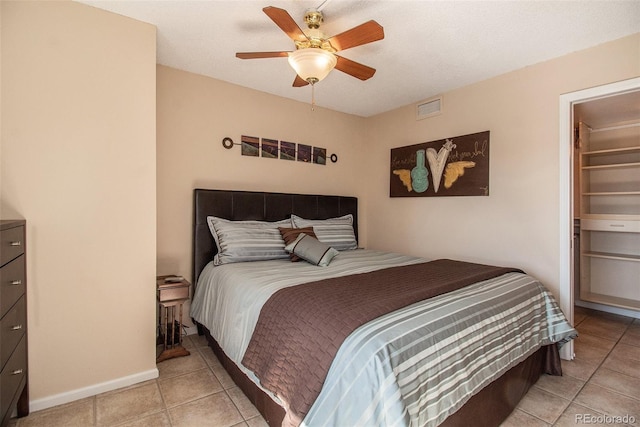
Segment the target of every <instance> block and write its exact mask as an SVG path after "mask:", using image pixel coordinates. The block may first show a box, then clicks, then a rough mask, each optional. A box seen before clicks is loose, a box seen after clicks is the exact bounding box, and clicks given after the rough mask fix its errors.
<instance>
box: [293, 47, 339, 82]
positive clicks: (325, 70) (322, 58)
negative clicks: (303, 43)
mask: <svg viewBox="0 0 640 427" xmlns="http://www.w3.org/2000/svg"><path fill="white" fill-rule="evenodd" d="M337 62H338V59H337V58H336V56H335V55H334V54H332V53H331V52H327V51H326V50H323V49H320V48H313V47H311V48H307V49H298V50H296V51H294V52H291V53H289V65H291V67H292V68H293V69H294V70H295V72H296V74H298V76H300V78H301V79H303V80H305V81H307V82H309V83H311V84H314V83H317V82H319V81H320V80H322V79H324V78H325V77H327V75H328V74H329V73H330V72H331V70H333V68H334V67H335V66H336V63H337Z"/></svg>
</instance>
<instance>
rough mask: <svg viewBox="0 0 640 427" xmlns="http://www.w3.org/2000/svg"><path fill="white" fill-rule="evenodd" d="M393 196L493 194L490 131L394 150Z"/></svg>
mask: <svg viewBox="0 0 640 427" xmlns="http://www.w3.org/2000/svg"><path fill="white" fill-rule="evenodd" d="M389 195H390V196H391V197H442V196H488V195H489V131H484V132H479V133H474V134H470V135H462V136H456V137H453V138H446V139H441V140H438V141H431V142H424V143H422V144H415V145H408V146H405V147H398V148H392V149H391V168H390V175H389Z"/></svg>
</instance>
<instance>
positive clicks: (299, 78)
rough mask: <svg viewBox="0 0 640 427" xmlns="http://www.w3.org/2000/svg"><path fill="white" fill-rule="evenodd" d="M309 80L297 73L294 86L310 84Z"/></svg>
mask: <svg viewBox="0 0 640 427" xmlns="http://www.w3.org/2000/svg"><path fill="white" fill-rule="evenodd" d="M308 84H309V82H308V81H306V80H302V77H300V76H299V75H297V74H296V79H295V80H294V81H293V87H302V86H306V85H308Z"/></svg>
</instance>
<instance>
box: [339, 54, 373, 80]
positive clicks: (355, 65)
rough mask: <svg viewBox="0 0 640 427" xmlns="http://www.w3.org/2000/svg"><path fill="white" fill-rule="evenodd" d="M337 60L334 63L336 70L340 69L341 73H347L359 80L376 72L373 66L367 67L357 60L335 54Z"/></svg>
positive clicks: (365, 78) (368, 77)
mask: <svg viewBox="0 0 640 427" xmlns="http://www.w3.org/2000/svg"><path fill="white" fill-rule="evenodd" d="M336 58H338V62H337V63H336V70H340V71H342V72H343V73H347V74H349V75H351V76H353V77H355V78H358V79H360V80H368V79H370V78H371V77H373V75H374V74H375V73H376V69H375V68H371V67H368V66H366V65H363V64H360V63H359V62H356V61H352V60H350V59H347V58H344V57H342V56H338V55H336Z"/></svg>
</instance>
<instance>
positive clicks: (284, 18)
mask: <svg viewBox="0 0 640 427" xmlns="http://www.w3.org/2000/svg"><path fill="white" fill-rule="evenodd" d="M262 11H263V12H264V13H266V14H267V16H268V17H269V18H271V20H272V21H273V22H275V23H276V25H277V26H278V27H280V29H281V30H282V31H284V32H285V33H287V35H288V36H289V37H290V38H291V39H292V40H293V41H299V42H302V41H305V40H308V39H307V36H306V35H305V34H304V33H303V32H302V30H301V29H300V27H298V24H296V21H294V20H293V18H292V17H291V15H289V12H287V11H286V10H284V9H280V8H277V7H273V6H267V7H265V8H264V9H262Z"/></svg>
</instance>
